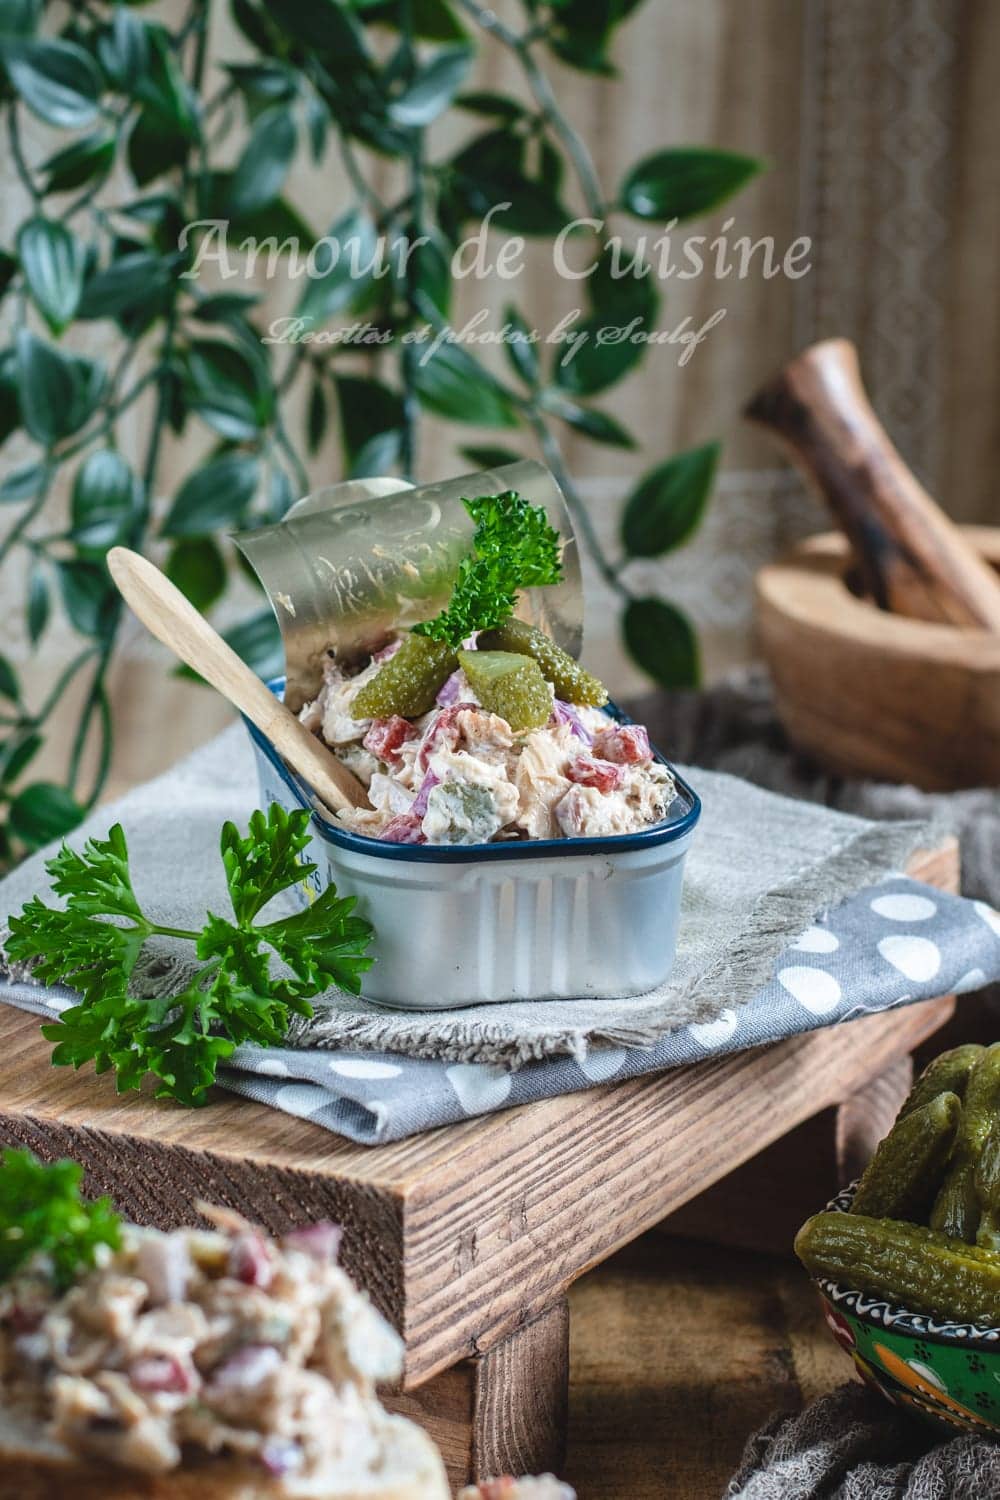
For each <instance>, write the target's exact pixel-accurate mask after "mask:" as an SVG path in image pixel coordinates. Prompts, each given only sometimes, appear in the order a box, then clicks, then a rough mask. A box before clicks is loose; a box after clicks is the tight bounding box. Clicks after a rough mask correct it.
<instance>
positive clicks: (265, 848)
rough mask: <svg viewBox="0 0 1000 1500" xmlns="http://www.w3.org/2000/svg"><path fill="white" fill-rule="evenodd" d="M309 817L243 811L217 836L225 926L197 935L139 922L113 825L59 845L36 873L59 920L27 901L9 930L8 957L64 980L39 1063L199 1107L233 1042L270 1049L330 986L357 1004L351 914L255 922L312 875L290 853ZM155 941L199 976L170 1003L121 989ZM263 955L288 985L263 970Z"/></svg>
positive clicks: (337, 911) (305, 914)
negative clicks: (152, 1084) (192, 955)
mask: <svg viewBox="0 0 1000 1500" xmlns="http://www.w3.org/2000/svg"><path fill="white" fill-rule="evenodd" d="M308 825H309V814H308V813H307V812H305V811H303V810H296V811H294V812H287V811H286V810H285V809H284V808H282V807H280V806H278V805H277V804H276V803H274V804H272V806H271V807H270V809H269V811H268V812H267V814H266V815H265V814H264V813H263V812H260V811H258V812H255V813H254V814H253V816H252V817H251V819H250V825H249V829H248V831H247V833H246V835H245V836H242V835H241V834H240V833H239V831H238V830H237V828H236V826H235V825H234V824H233V823H226V824H225V826H224V827H223V829H222V837H221V850H222V861H223V865H224V867H225V872H226V882H227V885H228V887H229V896H230V899H231V901H232V906H233V917H234V920H233V921H230V920H228V919H227V918H223V917H218V916H215V915H214V914H212V913H211V912H209V913H208V915H207V916H206V920H205V925H204V927H203V928H202V930H201V931H200V932H188V931H184V930H182V929H179V928H176V927H164V926H161V925H160V924H159V923H156V922H153V921H152V920H151V919H150V918H149V917H147V916H146V915H145V913H144V912H143V910H142V908H141V907H140V905H139V902H138V901H137V899H136V896H135V892H134V891H133V889H132V881H131V876H130V873H129V864H128V848H127V845H126V842H125V834H124V832H123V830H122V828H121V825H120V824H116V825H115V826H114V828H112V829H111V831H110V833H109V834H108V836H107V838H106V839H90V840H88V842H87V844H86V845H85V847H84V849H83V851H82V852H81V853H76V852H75V851H74V850H72V849H70V848H68V847H67V846H66V845H65V844H64V845H63V847H62V849H61V850H60V851H59V853H58V854H57V855H56V856H55V857H54V858H53V859H51V860H49V861H48V863H47V864H46V869H47V870H48V872H49V874H50V875H51V876H52V884H53V890H54V891H55V892H56V894H57V895H59V896H65V898H66V908H65V910H64V911H59V910H56V909H54V908H52V907H49V906H46V905H45V903H44V902H43V901H42V900H41V899H40V898H39V897H37V896H35V897H34V898H33V899H32V900H31V901H29V902H28V903H27V905H26V906H25V907H24V908H23V909H22V911H21V912H20V914H19V915H18V916H15V917H12V918H11V922H10V936H9V938H8V940H7V953H8V955H9V956H10V957H11V958H14V959H21V960H25V961H28V962H30V963H32V966H33V973H34V974H35V975H36V976H37V978H39V979H41V980H42V981H43V982H45V983H50V982H57V981H64V982H65V983H67V984H72V985H73V987H74V988H75V989H78V990H79V991H80V993H81V999H80V1003H79V1004H78V1005H73V1006H71V1007H70V1008H69V1009H68V1010H65V1011H63V1013H62V1015H61V1016H60V1018H59V1020H58V1022H54V1023H52V1024H51V1025H47V1026H43V1027H42V1032H43V1034H44V1035H45V1036H46V1037H47V1038H48V1039H49V1040H50V1041H52V1042H54V1043H55V1047H54V1049H53V1052H52V1061H53V1063H56V1064H60V1065H61V1064H71V1065H72V1066H73V1067H75V1068H79V1067H80V1066H81V1065H82V1064H83V1063H86V1062H93V1063H94V1065H95V1067H96V1069H97V1072H98V1073H104V1072H106V1071H107V1070H108V1069H109V1068H111V1069H113V1070H114V1072H115V1074H116V1077H117V1083H118V1090H119V1092H120V1093H121V1092H124V1091H126V1090H128V1089H137V1088H138V1087H139V1085H140V1084H141V1083H142V1080H143V1079H144V1078H145V1076H146V1075H147V1074H149V1073H152V1074H154V1075H155V1077H156V1078H157V1079H158V1080H159V1083H158V1087H157V1089H156V1094H157V1097H158V1098H172V1099H178V1100H180V1102H181V1103H182V1104H189V1105H199V1104H204V1103H205V1102H206V1092H207V1090H208V1088H209V1086H210V1085H211V1084H212V1082H213V1080H214V1078H215V1073H216V1069H217V1067H218V1065H219V1063H220V1062H223V1061H224V1060H225V1059H226V1058H227V1057H229V1056H230V1055H231V1054H232V1052H233V1049H234V1047H236V1045H237V1044H239V1043H241V1042H256V1043H258V1044H260V1045H262V1046H268V1045H274V1044H275V1043H279V1042H281V1041H282V1039H283V1038H284V1036H285V1034H286V1032H287V1030H288V1022H289V1019H290V1015H291V1013H292V1012H294V1013H295V1014H296V1015H300V1016H310V1015H312V1006H311V1005H310V1004H309V999H310V997H311V996H313V995H317V994H319V993H320V992H321V991H323V990H324V989H326V988H327V987H328V986H329V985H331V984H336V985H339V986H340V988H341V989H345V990H350V991H351V992H352V993H353V994H357V993H358V991H359V990H360V988H361V975H362V974H363V973H364V971H365V970H366V969H368V968H370V967H371V964H372V959H371V958H370V957H368V955H367V953H366V949H367V947H368V944H369V943H370V941H371V938H372V928H371V925H370V923H368V922H366V921H364V920H363V919H362V918H360V917H356V916H353V915H352V912H353V909H354V906H355V898H354V897H353V896H348V897H341V896H338V895H337V891H336V887H335V886H333V885H330V886H327V888H326V889H325V890H324V891H323V892H322V894H321V895H320V896H318V897H317V898H316V900H315V901H314V902H313V903H312V905H311V906H309V907H307V908H306V909H305V910H304V911H301V912H297V913H296V914H295V915H294V916H286V917H279V918H278V919H276V920H274V921H271V922H265V923H258V921H257V918H258V916H259V915H260V913H261V912H262V911H263V909H264V907H265V906H267V905H268V903H269V902H270V901H272V900H273V899H274V897H275V896H277V895H279V894H280V893H281V892H282V891H285V890H288V889H289V887H291V886H294V885H297V884H298V883H299V882H300V881H301V880H303V879H304V878H305V877H306V876H308V875H310V874H312V872H313V871H314V870H315V869H316V866H315V865H313V864H308V863H306V862H305V861H304V860H303V859H302V858H301V854H302V851H303V849H304V848H305V846H306V844H307V843H308V841H309V832H308ZM154 935H160V936H163V937H172V938H186V939H188V940H190V941H191V942H193V943H194V944H195V952H196V954H197V956H198V958H199V959H200V960H202V967H201V968H200V969H198V970H197V971H196V972H195V974H194V975H193V977H192V978H191V980H190V981H189V983H188V984H187V985H186V986H185V988H184V989H183V990H181V991H180V993H179V994H174V995H167V996H159V997H152V998H150V997H142V996H139V995H135V994H132V993H131V992H130V980H131V976H132V971H133V970H134V968H135V965H136V962H137V961H138V958H139V955H140V953H141V951H142V947H143V944H144V943H145V942H146V940H147V939H148V938H150V937H153V936H154ZM272 955H276V956H277V957H278V958H279V959H281V960H282V961H283V963H284V965H285V966H286V969H287V971H288V972H286V973H284V974H280V975H275V974H273V973H272V970H271V963H272Z"/></svg>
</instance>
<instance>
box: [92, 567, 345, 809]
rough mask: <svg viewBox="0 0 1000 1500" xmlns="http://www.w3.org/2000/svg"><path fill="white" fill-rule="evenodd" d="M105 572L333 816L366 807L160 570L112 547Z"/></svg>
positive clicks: (337, 767) (326, 754) (318, 745)
mask: <svg viewBox="0 0 1000 1500" xmlns="http://www.w3.org/2000/svg"><path fill="white" fill-rule="evenodd" d="M108 568H109V570H110V572H111V576H112V578H113V579H114V581H115V583H116V585H117V586H118V591H119V593H120V594H121V595H122V598H123V599H124V600H125V602H126V604H128V606H129V608H130V609H131V610H132V612H133V613H134V614H135V615H137V616H138V618H139V619H140V620H141V621H142V623H143V624H144V625H145V626H146V629H147V630H149V631H150V632H151V634H153V635H155V636H156V638H157V640H158V641H162V642H163V644H164V645H165V646H169V647H170V649H171V651H173V653H174V655H175V656H177V657H179V658H180V660H181V661H182V662H184V663H185V665H186V666H189V667H191V669H192V670H193V671H195V672H197V673H198V674H199V675H200V676H201V677H204V679H205V681H206V682H209V683H211V685H212V687H214V688H216V689H217V691H218V692H220V693H221V694H222V696H223V697H224V698H226V699H228V700H229V702H230V703H232V704H233V706H234V707H235V708H238V709H239V710H240V712H241V713H243V714H245V715H246V717H247V718H248V719H249V720H250V722H251V724H255V725H256V727H257V728H258V729H259V730H260V732H261V734H264V735H266V736H267V738H268V739H269V740H270V741H271V744H272V745H273V746H274V748H275V749H276V750H277V751H278V753H279V755H281V756H283V758H284V759H285V760H286V761H287V762H288V764H289V765H290V766H291V768H292V770H293V771H297V772H298V774H299V775H300V776H301V777H303V779H304V780H305V781H307V782H308V783H309V785H310V786H311V787H312V788H313V790H314V791H315V792H316V794H317V796H318V797H319V798H320V799H321V801H323V802H325V803H326V804H327V806H328V807H331V808H333V809H334V811H335V812H339V811H342V810H343V809H345V808H351V807H366V806H367V805H368V797H367V794H366V792H365V789H364V787H363V786H362V784H361V782H360V781H359V780H358V778H357V777H356V776H355V775H353V773H352V772H351V771H349V770H348V769H347V767H346V766H345V765H344V764H343V763H342V762H341V761H339V760H338V759H337V758H336V756H335V755H332V754H331V753H330V751H329V750H328V749H327V748H326V746H325V745H324V744H323V743H322V742H321V741H320V740H318V739H317V738H316V736H315V735H314V734H310V732H309V730H308V729H306V727H305V725H304V724H300V723H299V721H298V719H297V718H296V717H295V715H294V714H293V713H291V712H290V710H289V709H287V708H286V707H285V705H284V704H283V703H282V702H281V700H280V699H278V698H276V697H275V696H274V694H273V693H272V692H271V691H270V689H269V688H268V687H266V686H265V684H264V683H263V682H261V680H260V678H259V677H257V676H256V674H255V673H253V672H252V671H251V670H250V668H249V667H248V666H247V664H246V662H244V661H241V660H240V658H239V657H238V656H237V655H236V652H235V651H234V650H233V649H232V647H231V646H227V645H226V642H225V641H224V640H223V639H222V637H221V636H220V635H219V633H218V631H216V630H214V629H213V628H212V626H211V625H210V624H209V623H208V621H207V620H206V619H205V618H204V616H203V615H200V614H199V613H198V611H197V610H196V609H195V607H194V605H193V604H192V603H191V602H190V600H188V599H185V597H184V595H183V594H182V593H181V591H180V589H178V588H176V587H175V585H174V584H172V583H171V582H170V579H169V578H167V577H166V575H165V574H163V573H161V572H160V570H159V568H157V567H156V566H155V565H154V564H153V563H151V562H149V561H148V559H147V558H145V557H140V556H139V554H138V553H137V552H130V551H129V549H128V548H127V547H112V549H111V551H110V552H109V553H108Z"/></svg>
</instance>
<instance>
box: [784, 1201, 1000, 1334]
mask: <svg viewBox="0 0 1000 1500" xmlns="http://www.w3.org/2000/svg"><path fill="white" fill-rule="evenodd" d="M795 1253H796V1255H797V1256H798V1257H799V1259H800V1260H801V1262H802V1264H803V1265H804V1266H805V1268H806V1270H807V1271H809V1272H810V1274H811V1275H813V1276H821V1277H829V1278H830V1279H831V1280H833V1281H837V1282H840V1283H841V1285H843V1286H846V1287H850V1288H852V1289H854V1290H857V1291H860V1292H867V1293H868V1295H869V1296H872V1297H881V1298H884V1299H885V1300H886V1301H887V1302H891V1303H895V1304H899V1305H900V1306H902V1307H905V1308H907V1309H908V1310H910V1311H912V1312H922V1313H928V1314H929V1315H930V1316H931V1317H935V1318H942V1319H946V1320H948V1321H950V1322H955V1323H980V1324H983V1325H985V1326H986V1327H990V1328H993V1327H997V1326H1000V1256H997V1255H993V1254H991V1253H990V1252H989V1251H988V1250H980V1249H977V1248H976V1247H975V1246H969V1245H965V1244H963V1243H962V1242H961V1241H958V1240H954V1239H952V1238H950V1237H949V1236H947V1235H943V1234H939V1233H937V1232H936V1231H935V1230H933V1229H926V1228H925V1227H924V1226H923V1225H922V1224H901V1223H899V1222H898V1221H897V1220H895V1219H870V1218H866V1217H864V1216H863V1215H861V1214H857V1215H855V1214H842V1213H822V1214H814V1215H813V1217H812V1218H811V1219H808V1220H807V1221H806V1223H805V1224H803V1226H802V1228H801V1229H800V1230H799V1232H798V1234H797V1235H796V1237H795Z"/></svg>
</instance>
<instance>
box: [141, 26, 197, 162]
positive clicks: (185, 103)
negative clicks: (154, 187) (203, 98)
mask: <svg viewBox="0 0 1000 1500" xmlns="http://www.w3.org/2000/svg"><path fill="white" fill-rule="evenodd" d="M146 35H147V38H148V42H149V56H148V64H147V66H146V68H145V69H144V70H143V71H142V72H141V73H139V74H138V75H137V76H136V77H135V78H134V80H133V87H132V92H133V94H134V96H135V98H137V99H139V100H140V101H141V102H142V103H143V104H144V105H145V106H146V107H147V109H148V110H149V111H150V112H151V115H152V117H153V119H154V120H158V121H159V125H160V128H161V129H164V128H166V129H167V130H169V131H171V132H177V133H178V134H180V135H183V136H186V137H188V138H193V137H194V135H195V133H196V122H197V100H196V99H195V98H194V97H193V95H192V92H191V90H190V89H189V87H188V85H187V82H186V80H185V78H184V74H183V72H182V71H181V66H180V62H179V61H178V55H177V49H176V44H175V41H174V38H173V37H172V36H171V35H170V33H169V32H168V31H167V30H165V28H163V27H162V26H149V27H147V28H146Z"/></svg>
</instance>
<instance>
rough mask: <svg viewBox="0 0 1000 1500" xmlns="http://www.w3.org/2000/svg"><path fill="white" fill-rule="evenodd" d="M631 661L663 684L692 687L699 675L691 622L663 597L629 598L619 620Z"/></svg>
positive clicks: (696, 649) (694, 637)
mask: <svg viewBox="0 0 1000 1500" xmlns="http://www.w3.org/2000/svg"><path fill="white" fill-rule="evenodd" d="M622 629H623V632H624V635H625V645H626V646H627V647H628V651H629V654H630V656H631V657H632V659H633V661H635V662H636V663H637V665H638V666H640V667H641V668H642V670H643V671H644V672H648V673H649V675H650V677H652V678H653V679H654V681H656V682H658V683H659V684H660V686H661V687H665V688H694V687H697V686H698V683H699V681H700V678H701V665H700V661H699V653H698V641H697V638H696V636H695V633H694V630H693V629H692V627H691V622H690V620H689V619H688V618H687V616H686V615H683V614H681V612H680V610H679V609H675V608H674V606H673V605H672V604H668V603H667V602H666V600H664V599H652V598H649V599H632V600H630V601H629V604H628V605H627V607H626V610H625V615H624V618H623V621H622Z"/></svg>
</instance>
